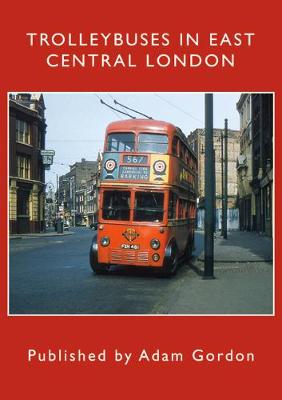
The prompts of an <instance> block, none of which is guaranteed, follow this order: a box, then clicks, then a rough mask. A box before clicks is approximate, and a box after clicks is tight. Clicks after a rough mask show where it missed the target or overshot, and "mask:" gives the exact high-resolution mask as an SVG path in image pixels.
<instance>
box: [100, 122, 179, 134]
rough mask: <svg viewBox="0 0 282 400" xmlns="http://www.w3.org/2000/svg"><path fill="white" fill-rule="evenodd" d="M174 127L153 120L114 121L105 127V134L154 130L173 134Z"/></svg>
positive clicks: (167, 123)
mask: <svg viewBox="0 0 282 400" xmlns="http://www.w3.org/2000/svg"><path fill="white" fill-rule="evenodd" d="M176 129H177V128H176V126H174V125H173V124H171V123H169V122H165V121H156V120H154V119H126V120H121V121H115V122H112V123H110V124H109V125H108V126H107V132H110V131H122V130H126V131H129V130H132V131H135V130H144V131H146V130H150V131H151V130H155V131H159V132H171V133H172V132H174V131H176Z"/></svg>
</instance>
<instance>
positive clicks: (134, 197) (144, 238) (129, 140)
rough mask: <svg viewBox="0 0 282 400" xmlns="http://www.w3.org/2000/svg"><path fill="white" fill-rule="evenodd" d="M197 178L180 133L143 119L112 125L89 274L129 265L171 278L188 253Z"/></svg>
mask: <svg viewBox="0 0 282 400" xmlns="http://www.w3.org/2000/svg"><path fill="white" fill-rule="evenodd" d="M196 175H197V159H196V155H195V153H194V152H193V151H192V149H191V148H190V147H189V146H188V144H187V140H186V137H185V135H184V134H183V132H182V131H181V130H180V129H179V128H177V127H175V126H174V125H172V124H170V123H167V122H163V121H155V120H148V119H132V120H123V121H118V122H113V123H111V124H110V125H109V126H108V127H107V130H106V137H105V145H104V154H103V160H102V167H101V181H100V188H99V214H98V229H97V234H96V235H94V238H93V242H92V245H91V248H90V264H91V267H92V269H93V271H94V272H96V273H103V272H106V271H107V270H108V269H109V268H110V266H111V265H129V266H139V267H150V268H154V269H155V270H157V271H159V272H161V273H162V274H163V275H172V274H174V273H175V272H176V269H177V266H178V263H179V260H180V259H181V258H182V257H187V258H188V257H190V255H191V252H192V248H193V242H194V227H195V213H196Z"/></svg>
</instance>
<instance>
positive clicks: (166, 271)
mask: <svg viewBox="0 0 282 400" xmlns="http://www.w3.org/2000/svg"><path fill="white" fill-rule="evenodd" d="M178 262H179V252H178V248H177V245H176V242H175V239H173V240H172V241H171V242H170V243H169V245H168V246H167V248H166V251H165V257H164V264H163V268H162V272H161V275H162V276H165V277H170V276H173V275H175V274H176V271H177V268H178Z"/></svg>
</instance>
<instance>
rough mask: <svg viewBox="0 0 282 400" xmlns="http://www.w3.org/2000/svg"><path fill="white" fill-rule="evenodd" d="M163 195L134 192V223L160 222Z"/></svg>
mask: <svg viewBox="0 0 282 400" xmlns="http://www.w3.org/2000/svg"><path fill="white" fill-rule="evenodd" d="M163 207H164V194H163V193H159V192H136V193H135V207H134V217H133V220H134V221H140V222H141V221H150V222H162V221H163V214H164V209H163Z"/></svg>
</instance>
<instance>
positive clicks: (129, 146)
mask: <svg viewBox="0 0 282 400" xmlns="http://www.w3.org/2000/svg"><path fill="white" fill-rule="evenodd" d="M134 144H135V135H134V133H131V132H117V133H110V134H109V135H108V139H107V146H106V150H107V151H117V152H133V151H134Z"/></svg>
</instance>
